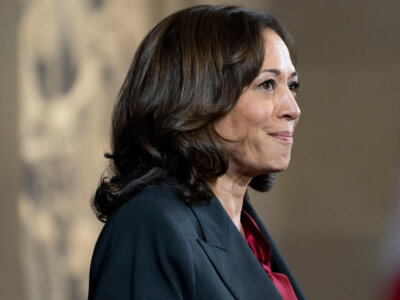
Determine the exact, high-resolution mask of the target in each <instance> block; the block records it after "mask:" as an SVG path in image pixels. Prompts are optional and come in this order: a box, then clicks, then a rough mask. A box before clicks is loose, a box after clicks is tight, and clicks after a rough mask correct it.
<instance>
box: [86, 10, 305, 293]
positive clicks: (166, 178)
mask: <svg viewBox="0 0 400 300" xmlns="http://www.w3.org/2000/svg"><path fill="white" fill-rule="evenodd" d="M291 49H292V47H291V43H290V40H289V38H288V35H287V34H286V33H285V31H284V30H283V29H282V27H281V26H280V25H279V23H278V21H277V20H276V19H275V18H274V17H272V16H271V15H269V14H264V13H258V12H252V11H249V10H246V9H243V8H239V7H226V6H197V7H192V8H188V9H185V10H182V11H179V12H177V13H175V14H173V15H171V16H169V17H167V18H166V19H164V20H163V21H161V22H160V23H159V24H158V25H157V26H156V27H155V28H154V29H153V30H152V31H151V32H150V33H149V34H148V35H147V36H146V37H145V39H144V40H143V42H142V43H141V45H140V46H139V48H138V50H137V53H136V55H135V57H134V59H133V62H132V65H131V67H130V69H129V72H128V75H127V77H126V79H125V82H124V83H123V86H122V88H121V92H120V94H119V97H118V101H117V103H116V106H115V109H114V114H113V124H112V153H111V154H106V157H107V158H109V159H110V160H111V169H110V170H111V174H110V177H109V178H102V180H101V182H100V185H99V187H98V189H97V192H96V195H95V197H94V202H93V206H94V209H95V211H96V213H97V216H98V218H99V219H100V220H101V221H104V222H106V224H105V226H104V228H103V230H102V233H101V234H100V237H99V239H98V242H97V244H96V247H95V250H94V254H93V259H92V265H91V270H90V284H89V285H90V286H89V299H286V300H287V299H304V296H303V295H302V292H301V290H300V288H299V287H298V285H297V283H296V281H295V279H294V277H293V275H292V274H291V273H290V271H289V269H288V267H287V265H286V263H285V262H284V260H283V258H282V256H281V254H280V253H279V251H278V249H277V247H276V246H275V244H274V242H273V241H272V239H271V237H270V236H269V234H268V232H267V231H266V230H265V228H264V226H263V224H262V223H261V221H260V219H259V218H258V217H257V215H256V213H255V212H254V210H253V208H252V207H251V205H250V203H249V201H248V197H247V193H246V190H247V187H248V186H251V187H253V188H254V189H256V190H258V191H267V190H269V189H270V188H271V186H272V179H273V173H275V172H279V171H282V170H284V169H286V167H287V166H288V164H289V160H290V151H291V147H292V143H293V130H294V128H295V126H296V124H297V122H298V119H299V116H300V110H299V107H298V105H297V103H296V101H295V95H296V90H297V88H298V86H299V84H298V78H297V72H296V71H295V68H294V66H293V64H292V60H291V53H290V51H291Z"/></svg>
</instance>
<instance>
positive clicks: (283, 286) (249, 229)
mask: <svg viewBox="0 0 400 300" xmlns="http://www.w3.org/2000/svg"><path fill="white" fill-rule="evenodd" d="M241 222H242V226H243V230H244V235H245V238H246V242H247V244H248V245H249V247H250V248H251V250H252V251H253V253H254V255H255V256H256V258H257V260H258V261H259V262H260V264H261V266H262V267H263V269H264V271H265V272H266V273H267V274H268V277H269V278H270V279H271V281H272V283H273V284H274V285H275V287H276V289H277V290H278V291H279V293H280V294H281V296H282V298H283V299H284V300H297V297H296V294H295V293H294V291H293V288H292V286H291V284H290V281H289V279H288V278H287V277H286V275H284V274H281V273H277V272H273V271H272V269H271V250H270V246H269V244H268V241H267V240H266V238H265V237H264V236H263V234H262V233H261V231H260V229H259V228H258V226H257V224H256V222H254V220H253V219H252V217H250V215H249V214H247V213H246V212H245V211H242V216H241Z"/></svg>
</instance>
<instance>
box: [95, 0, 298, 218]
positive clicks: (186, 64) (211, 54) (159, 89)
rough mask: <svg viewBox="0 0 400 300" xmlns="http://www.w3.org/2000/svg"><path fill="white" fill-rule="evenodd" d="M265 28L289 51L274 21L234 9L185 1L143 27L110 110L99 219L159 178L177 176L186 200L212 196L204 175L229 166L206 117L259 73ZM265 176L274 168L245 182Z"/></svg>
mask: <svg viewBox="0 0 400 300" xmlns="http://www.w3.org/2000/svg"><path fill="white" fill-rule="evenodd" d="M267 28H269V29H272V30H274V31H275V32H276V33H277V34H278V35H279V36H280V37H281V38H282V40H283V41H284V42H285V43H286V45H287V46H288V48H289V51H290V52H291V55H292V56H293V54H294V53H293V47H292V43H291V40H290V38H289V37H288V34H287V33H286V32H285V31H284V30H283V28H282V27H281V25H280V24H279V23H278V21H277V19H276V18H274V17H273V16H272V15H270V14H268V13H262V12H254V11H250V10H247V9H244V8H240V7H236V6H208V5H202V6H195V7H191V8H187V9H184V10H181V11H178V12H176V13H174V14H172V15H170V16H169V17H167V18H165V19H164V20H162V21H161V22H160V23H159V24H158V25H157V26H156V27H154V28H153V29H152V30H151V31H150V32H149V33H148V34H147V36H146V37H145V38H144V40H143V41H142V43H141V44H140V46H139V48H138V49H137V52H136V54H135V56H134V58H133V61H132V64H131V66H130V69H129V71H128V74H127V76H126V79H125V81H124V83H123V85H122V87H121V90H120V93H119V95H118V99H117V103H116V105H115V108H114V112H113V117H112V152H111V153H106V154H105V157H106V158H108V159H110V167H109V173H110V174H108V176H107V177H105V176H103V177H102V178H101V181H100V184H99V187H98V189H97V191H96V194H95V196H94V199H93V208H94V210H95V212H96V214H97V217H98V218H99V219H100V220H101V221H106V220H107V217H108V216H109V215H110V214H111V213H112V212H113V211H114V210H115V209H116V208H117V207H119V206H120V205H121V204H122V203H124V202H126V201H127V200H128V199H129V198H130V197H131V196H132V195H133V194H135V193H137V192H138V191H139V190H140V189H142V188H143V187H144V186H147V185H150V184H154V183H155V182H156V181H158V180H160V179H161V178H163V177H168V178H171V177H172V178H174V179H175V180H177V181H178V182H181V183H183V185H180V188H177V189H178V194H179V195H180V196H181V197H182V199H183V200H184V201H186V202H189V203H205V202H208V201H209V200H210V199H211V198H212V197H213V193H212V191H211V189H210V187H209V186H208V185H207V181H209V180H212V179H214V178H216V177H219V176H221V175H223V174H224V173H225V172H226V171H227V168H228V159H227V157H226V155H225V153H224V149H223V147H222V145H221V140H220V139H219V136H218V135H217V133H216V132H215V130H214V127H213V122H214V121H216V120H217V119H219V118H221V117H222V116H224V115H226V114H227V113H228V112H229V111H231V110H232V108H233V107H234V106H235V105H236V103H237V101H238V99H239V97H240V95H241V93H242V92H243V90H244V88H245V87H246V86H248V85H249V84H250V83H251V82H252V81H253V80H254V79H255V77H256V76H257V75H258V73H259V71H260V69H261V65H262V62H263V59H264V53H265V52H264V51H265V49H264V40H263V37H262V31H263V30H264V29H267ZM292 58H293V57H292ZM166 174H168V176H166ZM272 179H273V174H265V175H260V176H257V177H255V178H253V180H252V181H251V183H250V186H251V187H253V188H254V189H256V190H258V191H267V190H269V189H270V188H271V187H272V182H273V180H272ZM183 186H184V187H183Z"/></svg>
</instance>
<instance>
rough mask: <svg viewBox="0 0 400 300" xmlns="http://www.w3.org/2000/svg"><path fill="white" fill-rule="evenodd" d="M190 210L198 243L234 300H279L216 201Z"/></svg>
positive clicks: (261, 269) (264, 274)
mask: <svg viewBox="0 0 400 300" xmlns="http://www.w3.org/2000/svg"><path fill="white" fill-rule="evenodd" d="M192 210H193V212H194V214H195V215H196V217H197V219H198V221H199V223H200V226H201V228H202V230H203V234H204V240H202V239H199V240H198V242H199V244H200V246H201V247H202V248H203V250H204V251H205V253H206V254H207V256H208V258H209V259H210V261H211V262H212V264H213V266H214V268H215V270H216V271H217V272H218V274H219V276H220V277H221V279H222V281H223V282H224V283H225V285H226V286H227V287H228V289H229V290H230V291H231V293H232V294H233V295H234V296H235V298H237V299H269V300H282V297H281V296H280V294H279V292H278V291H277V290H276V288H275V286H274V285H273V283H272V282H271V280H270V279H269V277H268V276H267V274H266V273H265V271H264V269H263V268H262V267H261V265H260V263H259V262H258V261H257V259H256V258H255V256H254V254H253V252H252V251H251V249H250V247H249V246H248V245H247V243H246V241H245V240H244V239H243V237H242V236H241V234H240V233H239V231H238V230H237V229H236V227H235V225H234V224H233V222H232V221H231V219H230V218H229V216H228V214H227V213H226V211H225V209H224V208H223V207H222V205H221V203H220V201H219V200H218V199H217V198H215V197H214V198H213V199H212V201H211V203H210V204H204V205H200V204H198V205H192Z"/></svg>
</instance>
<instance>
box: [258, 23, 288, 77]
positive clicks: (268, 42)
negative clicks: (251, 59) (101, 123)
mask: <svg viewBox="0 0 400 300" xmlns="http://www.w3.org/2000/svg"><path fill="white" fill-rule="evenodd" d="M263 38H264V43H265V56H264V62H263V68H264V67H269V68H271V67H274V68H279V69H282V70H283V71H284V70H285V69H287V70H288V71H294V69H295V68H294V66H293V63H292V60H291V58H290V53H289V49H288V47H287V46H286V44H285V42H284V41H283V40H282V39H281V37H280V36H279V35H278V34H277V33H276V32H275V31H273V30H271V29H265V30H264V31H263Z"/></svg>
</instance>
